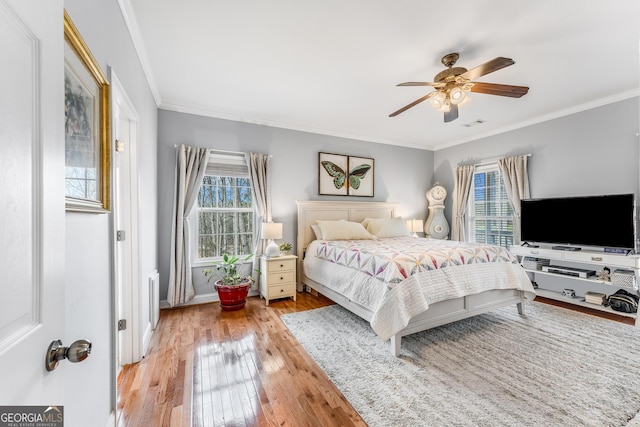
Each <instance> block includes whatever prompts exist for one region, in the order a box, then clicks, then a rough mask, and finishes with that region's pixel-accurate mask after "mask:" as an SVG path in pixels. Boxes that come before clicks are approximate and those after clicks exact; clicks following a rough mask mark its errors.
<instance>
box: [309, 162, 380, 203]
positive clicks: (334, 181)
mask: <svg viewBox="0 0 640 427" xmlns="http://www.w3.org/2000/svg"><path fill="white" fill-rule="evenodd" d="M318 157H319V166H318V194H321V195H337V196H363V197H373V176H374V175H373V166H374V165H373V159H370V158H366V157H356V156H346V155H341V154H332V153H319V156H318Z"/></svg>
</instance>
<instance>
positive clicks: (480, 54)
mask: <svg viewBox="0 0 640 427" xmlns="http://www.w3.org/2000/svg"><path fill="white" fill-rule="evenodd" d="M120 1H121V5H122V6H123V11H124V12H125V17H126V18H127V20H128V23H129V26H130V28H131V31H132V35H133V38H134V43H135V44H136V47H137V49H138V53H139V55H140V57H141V60H142V63H143V67H144V68H145V72H146V74H147V77H148V79H149V82H150V84H151V87H152V91H153V92H154V96H155V98H156V102H157V103H158V105H159V107H160V108H162V109H167V110H174V111H182V112H187V113H194V114H201V115H205V116H211V117H218V118H223V119H230V120H238V121H243V122H249V123H258V124H264V125H270V126H275V127H282V128H287V129H296V130H302V131H309V132H314V133H320V134H326V135H334V136H341V137H347V138H354V139H362V140H367V141H374V142H382V143H389V144H395V145H402V146H409V147H417V148H424V149H432V150H433V149H440V148H444V147H448V146H451V145H455V144H459V143H462V142H467V141H472V140H474V139H477V138H481V137H485V136H489V135H493V134H496V133H500V132H504V131H507V130H511V129H516V128H519V127H522V126H527V125H530V124H534V123H537V122H540V121H544V120H549V119H551V118H555V117H559V116H563V115H566V114H571V113H575V112H579V111H582V110H584V109H588V108H593V107H597V106H599V105H604V104H607V103H610V102H615V101H618V100H622V99H626V98H630V97H632V96H637V95H638V94H639V93H640V90H639V87H640V72H639V66H640V50H639V41H640V30H639V28H640V27H639V22H638V19H639V17H640V1H638V0H614V1H611V0H588V1H585V0H553V1H552V0H535V1H531V0H529V1H527V0H458V1H456V2H444V1H427V0H396V1H391V0H321V1H313V0H268V1H267V0H264V1H260V0H253V1H248V0H231V1H230V0H225V1H222V0H180V1H178V0H120ZM450 52H458V53H460V59H459V60H458V62H457V64H456V66H461V67H466V68H468V69H471V68H473V67H475V66H478V65H480V64H482V63H484V62H486V61H489V60H491V59H493V58H496V57H499V56H504V57H508V58H512V59H513V60H515V62H516V63H515V64H514V65H512V66H510V67H507V68H504V69H502V70H499V71H496V72H494V73H491V74H488V75H486V76H483V77H480V78H479V79H478V81H483V82H491V83H501V84H511V85H519V86H529V87H530V90H529V93H528V94H527V95H525V96H523V97H522V98H507V97H501V96H493V95H485V94H477V93H471V94H470V97H471V98H472V99H471V102H469V103H468V104H466V105H464V106H462V107H461V108H460V116H459V118H458V119H457V120H455V121H453V122H450V123H444V121H443V114H442V113H440V112H437V111H435V110H434V109H433V108H432V107H431V106H430V105H429V103H428V102H423V103H421V104H419V105H417V106H415V107H413V108H411V109H409V110H407V111H406V112H404V113H402V114H400V115H398V116H396V117H394V118H390V117H389V114H390V113H392V112H393V111H396V110H398V109H399V108H401V107H403V106H405V105H407V104H409V103H410V102H412V101H414V100H416V99H418V98H420V97H421V96H423V95H425V94H426V93H428V92H430V91H432V89H431V88H430V87H396V84H398V83H401V82H406V81H433V77H434V75H435V74H437V73H438V72H440V71H442V70H443V69H445V67H444V66H443V65H442V64H441V62H440V59H441V58H442V56H443V55H445V54H447V53H450ZM478 119H481V120H485V121H486V123H484V124H482V125H478V126H474V127H465V126H463V125H465V124H468V123H471V122H474V121H476V120H478Z"/></svg>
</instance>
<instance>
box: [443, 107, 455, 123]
mask: <svg viewBox="0 0 640 427" xmlns="http://www.w3.org/2000/svg"><path fill="white" fill-rule="evenodd" d="M457 118H458V106H457V105H456V104H451V108H450V109H449V111H445V112H444V122H445V123H449V122H452V121H454V120H455V119H457Z"/></svg>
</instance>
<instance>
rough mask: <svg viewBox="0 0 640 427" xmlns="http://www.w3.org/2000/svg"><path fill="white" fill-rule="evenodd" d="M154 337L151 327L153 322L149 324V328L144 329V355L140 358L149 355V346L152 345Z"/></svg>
mask: <svg viewBox="0 0 640 427" xmlns="http://www.w3.org/2000/svg"><path fill="white" fill-rule="evenodd" d="M152 335H153V328H152V326H151V322H147V327H146V328H144V333H143V334H142V354H141V355H140V356H142V357H144V356H146V355H147V350H149V344H150V343H151V337H152ZM142 357H141V359H142Z"/></svg>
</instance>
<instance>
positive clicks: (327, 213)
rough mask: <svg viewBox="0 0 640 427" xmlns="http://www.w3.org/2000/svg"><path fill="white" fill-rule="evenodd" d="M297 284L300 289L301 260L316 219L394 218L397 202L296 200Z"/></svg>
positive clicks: (302, 273) (301, 277) (311, 239)
mask: <svg viewBox="0 0 640 427" xmlns="http://www.w3.org/2000/svg"><path fill="white" fill-rule="evenodd" d="M296 203H297V204H298V240H297V255H298V286H299V289H298V290H301V287H302V284H303V283H304V282H303V280H302V279H303V277H304V271H303V269H302V261H303V259H304V254H305V251H306V249H307V246H308V245H309V243H311V241H313V240H314V239H315V235H314V234H313V230H312V229H311V225H313V224H315V223H316V221H318V220H340V219H346V220H347V221H356V222H360V221H362V220H363V219H365V218H395V216H396V207H397V206H398V203H393V202H340V201H322V200H313V201H298V202H296Z"/></svg>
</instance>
